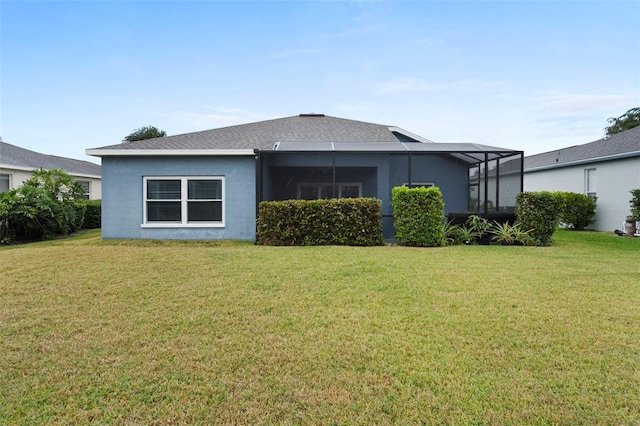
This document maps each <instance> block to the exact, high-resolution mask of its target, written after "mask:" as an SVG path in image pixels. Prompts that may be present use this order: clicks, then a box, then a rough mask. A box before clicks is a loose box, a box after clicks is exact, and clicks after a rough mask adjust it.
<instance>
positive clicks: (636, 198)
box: [629, 189, 640, 220]
mask: <svg viewBox="0 0 640 426" xmlns="http://www.w3.org/2000/svg"><path fill="white" fill-rule="evenodd" d="M629 192H631V195H632V196H633V198H631V201H630V202H629V204H631V217H632V218H633V220H640V189H632V190H631V191H629Z"/></svg>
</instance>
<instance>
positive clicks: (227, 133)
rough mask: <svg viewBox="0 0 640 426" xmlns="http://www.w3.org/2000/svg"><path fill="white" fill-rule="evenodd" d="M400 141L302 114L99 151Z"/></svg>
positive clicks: (376, 127) (375, 128)
mask: <svg viewBox="0 0 640 426" xmlns="http://www.w3.org/2000/svg"><path fill="white" fill-rule="evenodd" d="M405 139H406V138H405ZM398 140H399V138H398V136H396V134H395V133H394V132H393V131H392V130H391V129H390V128H389V126H384V125H381V124H373V123H366V122H363V121H356V120H348V119H344V118H337V117H330V116H325V115H323V114H300V115H297V116H293V117H285V118H278V119H273V120H266V121H259V122H256V123H249V124H240V125H236V126H230V127H222V128H219V129H213V130H205V131H201V132H194V133H185V134H182V135H175V136H167V137H163V138H154V139H146V140H142V141H135V142H129V143H122V144H118V145H111V146H105V147H101V148H97V149H98V150H100V149H108V150H129V149H139V150H149V149H172V150H173V149H195V150H198V149H271V148H273V145H274V144H275V143H276V142H398Z"/></svg>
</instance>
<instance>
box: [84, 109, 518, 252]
mask: <svg viewBox="0 0 640 426" xmlns="http://www.w3.org/2000/svg"><path fill="white" fill-rule="evenodd" d="M87 154H89V155H95V156H97V157H101V158H102V178H103V193H102V237H103V238H148V239H205V240H214V239H239V240H254V239H255V236H256V215H257V205H258V203H259V202H260V201H263V200H286V199H316V198H331V197H360V196H363V197H377V198H379V199H380V200H382V214H383V233H384V235H385V237H386V238H388V239H391V238H393V212H392V209H391V205H390V201H391V200H390V199H391V190H392V188H393V187H395V186H399V185H409V186H432V185H435V186H438V187H439V188H440V190H441V191H442V193H443V196H444V202H445V206H446V207H445V208H446V209H447V212H464V211H468V210H469V205H470V202H469V200H470V196H471V194H475V197H480V200H478V201H474V203H473V206H474V208H475V207H478V206H479V207H482V208H484V207H486V206H491V208H492V209H494V210H495V211H509V210H513V206H514V205H515V196H516V194H517V193H518V192H520V191H521V190H522V175H521V173H520V174H519V178H518V179H513V178H511V179H510V181H511V182H512V184H505V185H500V184H497V183H496V182H498V181H499V179H492V180H491V181H492V183H490V182H489V181H488V180H485V179H484V178H482V177H480V179H478V176H480V175H481V174H482V171H483V170H485V169H486V170H493V169H496V168H497V169H498V170H499V164H500V163H501V162H503V161H509V160H510V161H513V160H514V158H515V159H518V160H519V162H520V164H521V162H522V157H523V153H522V151H513V150H508V149H503V148H495V147H489V146H484V145H476V144H469V143H434V142H431V141H429V140H427V139H424V138H422V137H420V136H417V135H415V134H412V133H410V132H407V131H405V130H403V129H400V128H397V127H392V126H385V125H380V124H373V123H366V122H362V121H355V120H347V119H342V118H336V117H329V116H325V115H323V114H300V115H298V116H293V117H286V118H280V119H274V120H267V121H261V122H257V123H250V124H244V125H238V126H230V127H224V128H220V129H214V130H207V131H202V132H195V133H188V134H183V135H176V136H169V137H163V138H156V139H148V140H143V141H136V142H130V143H123V144H117V145H112V146H106V147H101V148H93V149H88V150H87ZM485 194H488V196H485Z"/></svg>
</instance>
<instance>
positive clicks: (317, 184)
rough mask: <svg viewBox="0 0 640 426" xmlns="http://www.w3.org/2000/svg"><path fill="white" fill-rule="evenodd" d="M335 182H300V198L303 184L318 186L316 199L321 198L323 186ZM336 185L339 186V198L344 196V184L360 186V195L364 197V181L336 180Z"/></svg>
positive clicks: (299, 197) (331, 184)
mask: <svg viewBox="0 0 640 426" xmlns="http://www.w3.org/2000/svg"><path fill="white" fill-rule="evenodd" d="M333 185H334V184H333V183H332V182H299V183H298V194H297V196H298V200H300V199H301V195H302V187H303V186H315V187H316V195H317V197H316V198H315V199H316V200H320V199H321V198H320V194H321V193H322V192H321V190H322V187H326V186H333ZM335 186H337V187H338V197H337V198H343V197H342V187H343V186H357V187H358V197H362V183H359V182H336V183H335Z"/></svg>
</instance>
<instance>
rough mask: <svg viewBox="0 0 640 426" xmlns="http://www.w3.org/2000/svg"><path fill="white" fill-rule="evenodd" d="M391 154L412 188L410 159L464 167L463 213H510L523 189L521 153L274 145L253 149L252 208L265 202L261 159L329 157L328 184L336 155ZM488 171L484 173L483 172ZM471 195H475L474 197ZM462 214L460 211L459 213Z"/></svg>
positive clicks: (467, 146)
mask: <svg viewBox="0 0 640 426" xmlns="http://www.w3.org/2000/svg"><path fill="white" fill-rule="evenodd" d="M367 153H369V154H385V153H386V154H393V155H395V156H398V155H400V156H406V157H407V163H406V164H407V167H406V169H407V176H406V184H407V185H408V186H413V184H414V182H415V183H417V182H416V181H414V179H413V172H412V158H414V157H417V156H426V155H450V156H452V157H454V158H456V159H458V160H461V161H463V162H465V163H467V165H468V194H469V196H468V200H467V211H466V212H464V213H477V214H480V215H483V214H484V215H490V214H492V213H512V212H513V211H514V208H515V198H516V195H517V194H518V193H519V192H522V191H523V188H524V180H523V176H524V152H523V151H517V150H511V149H504V148H497V147H492V146H487V145H480V144H472V143H421V142H278V143H276V144H274V146H273V148H272V149H266V150H265V149H256V150H255V154H256V161H257V171H258V172H257V173H256V179H257V182H256V189H257V191H256V201H257V203H256V205H257V204H259V203H260V202H261V201H265V198H264V193H263V182H262V180H263V179H264V170H263V167H264V160H265V159H266V158H268V157H270V156H277V155H286V154H325V155H326V154H330V158H331V159H332V160H331V164H324V167H325V168H330V169H331V170H332V172H331V177H332V185H333V186H334V187H335V185H336V184H337V183H339V182H337V181H336V170H337V166H336V158H337V156H338V155H340V154H367ZM487 171H488V173H487ZM474 195H475V196H474ZM460 213H463V212H460Z"/></svg>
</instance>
